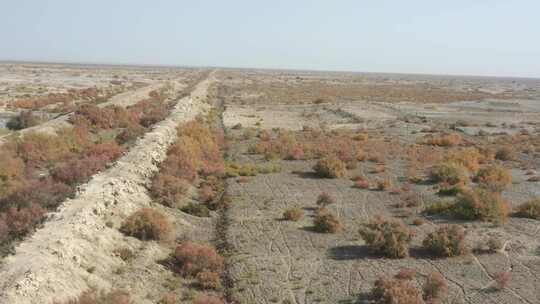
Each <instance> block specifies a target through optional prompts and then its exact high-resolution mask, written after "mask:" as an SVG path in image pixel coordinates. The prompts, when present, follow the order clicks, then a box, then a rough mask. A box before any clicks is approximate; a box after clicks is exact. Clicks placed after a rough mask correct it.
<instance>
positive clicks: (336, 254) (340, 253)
mask: <svg viewBox="0 0 540 304" xmlns="http://www.w3.org/2000/svg"><path fill="white" fill-rule="evenodd" d="M328 257H329V258H331V259H333V260H336V261H346V260H356V259H366V258H369V259H380V258H381V257H379V256H376V255H374V254H372V253H371V252H370V251H369V248H368V247H367V246H358V245H345V246H337V247H333V248H330V249H328Z"/></svg>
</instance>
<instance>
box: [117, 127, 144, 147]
mask: <svg viewBox="0 0 540 304" xmlns="http://www.w3.org/2000/svg"><path fill="white" fill-rule="evenodd" d="M145 132H146V129H145V128H144V127H143V126H141V125H138V124H130V125H128V126H127V127H126V128H125V129H124V130H122V132H120V133H119V134H118V135H117V136H116V138H115V139H116V141H117V142H118V143H119V144H121V145H123V144H126V143H129V142H132V141H134V140H136V139H137V138H139V137H141V136H142V135H143V134H144V133H145Z"/></svg>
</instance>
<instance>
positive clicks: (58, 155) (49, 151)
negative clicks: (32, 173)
mask: <svg viewBox="0 0 540 304" xmlns="http://www.w3.org/2000/svg"><path fill="white" fill-rule="evenodd" d="M13 144H14V145H15V146H16V151H17V154H18V155H19V156H20V157H21V158H22V159H24V161H25V162H26V163H28V164H30V165H33V166H43V165H50V164H54V163H56V162H58V161H62V160H67V159H69V158H71V157H73V149H72V147H71V145H70V142H69V141H67V139H66V138H62V137H60V136H56V135H48V134H43V133H37V132H29V133H26V134H25V135H24V137H21V138H17V139H15V140H14V143H13Z"/></svg>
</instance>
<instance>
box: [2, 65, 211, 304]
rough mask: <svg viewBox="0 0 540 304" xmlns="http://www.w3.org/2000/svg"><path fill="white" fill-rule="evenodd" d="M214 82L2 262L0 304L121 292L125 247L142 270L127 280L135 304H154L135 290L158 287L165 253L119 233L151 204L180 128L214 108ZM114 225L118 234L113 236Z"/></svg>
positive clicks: (186, 101) (179, 105) (144, 293)
mask: <svg viewBox="0 0 540 304" xmlns="http://www.w3.org/2000/svg"><path fill="white" fill-rule="evenodd" d="M212 77H213V76H212V75H211V76H210V77H209V78H208V79H206V80H204V81H202V82H201V83H199V84H198V85H197V87H196V88H195V89H194V91H193V92H192V94H191V95H190V96H188V97H185V98H182V99H180V100H179V101H178V103H177V105H176V106H175V108H174V110H173V111H172V113H171V115H170V116H169V117H168V118H167V119H166V120H164V121H162V122H160V123H158V124H157V125H156V126H155V127H154V129H153V130H152V131H150V132H149V133H147V134H146V135H145V136H144V137H143V138H141V139H140V140H138V141H137V143H136V145H135V146H134V147H133V148H132V149H131V150H130V151H129V152H128V153H127V154H126V155H125V156H123V157H122V158H121V159H119V160H118V162H117V163H116V164H115V165H114V166H113V167H112V168H110V169H108V170H107V171H104V172H102V173H99V174H98V175H96V176H94V177H93V179H92V180H91V181H90V182H89V183H87V184H86V185H83V186H82V187H81V190H80V193H79V194H78V195H77V196H76V197H75V198H74V199H72V200H68V201H66V202H65V203H63V204H62V206H61V207H60V209H59V211H58V212H57V213H54V214H51V215H50V218H49V219H48V221H47V222H46V223H45V225H44V227H43V228H42V229H40V230H38V231H37V232H36V233H34V234H33V235H32V236H31V237H30V238H29V239H27V240H26V241H24V242H23V243H22V244H20V245H19V246H18V247H17V248H16V254H15V255H13V256H10V257H7V258H6V259H5V260H4V264H3V265H2V269H1V271H2V276H1V278H0V288H1V290H2V292H1V294H0V302H1V303H36V304H37V303H48V302H50V301H52V300H53V299H65V298H68V297H74V296H77V295H78V294H79V293H80V292H81V291H83V290H85V289H87V288H89V287H97V288H105V289H109V288H111V287H112V286H114V287H124V286H118V285H121V283H122V282H121V280H122V276H121V275H120V274H118V275H116V276H115V275H114V274H113V271H114V270H116V269H118V268H119V267H123V266H125V265H124V264H125V262H123V261H122V260H121V259H120V258H118V257H115V256H114V255H113V251H114V250H115V249H118V248H122V247H128V248H133V249H137V250H140V253H139V255H138V259H137V262H138V265H137V267H138V269H140V268H142V270H141V272H134V273H133V274H132V275H133V276H134V277H130V278H127V280H129V282H131V284H132V287H131V288H132V290H131V292H132V295H133V298H134V300H135V301H136V302H137V303H152V301H151V300H149V299H148V294H147V293H148V291H147V289H146V288H145V289H142V288H137V287H136V285H137V284H145V282H152V281H153V278H152V275H154V276H156V275H159V274H160V269H161V271H162V272H163V266H162V265H159V264H157V263H156V259H159V258H164V257H166V256H167V253H166V252H164V249H163V248H161V247H160V246H158V245H157V244H155V243H153V242H149V243H147V244H143V243H141V242H139V241H137V240H135V239H133V238H126V237H125V236H124V235H122V234H121V233H120V232H118V230H117V229H116V228H117V226H118V225H119V223H120V222H121V220H122V218H124V217H125V216H126V215H128V214H129V213H131V212H132V211H134V210H136V209H138V208H140V207H142V206H147V205H149V204H150V203H151V199H150V198H149V197H148V195H147V193H146V187H145V185H146V184H147V182H148V180H149V178H150V177H151V176H152V174H153V173H154V172H155V171H156V170H157V166H156V165H157V164H159V162H161V161H162V160H163V159H164V157H165V153H166V150H167V147H168V146H169V145H170V144H171V143H172V141H173V140H174V138H175V136H176V129H175V128H176V126H177V125H178V124H179V123H180V122H183V121H189V120H191V119H193V118H194V117H195V116H196V115H197V114H199V113H201V112H203V111H205V110H206V109H207V108H208V105H207V104H205V103H204V101H205V99H206V91H207V88H208V86H209V84H210V83H211V82H212V81H213V78H212ZM109 222H110V223H113V224H114V226H116V228H115V227H113V228H109V227H108V226H110V224H109V225H107V223H109ZM175 222H176V225H180V226H185V227H186V228H189V227H190V226H192V225H191V224H190V223H188V222H187V221H185V220H182V219H181V218H178V219H175ZM194 222H197V220H195V221H194ZM146 267H148V268H151V269H148V268H146ZM116 280H118V281H116ZM124 280H126V278H124ZM156 292H157V290H156Z"/></svg>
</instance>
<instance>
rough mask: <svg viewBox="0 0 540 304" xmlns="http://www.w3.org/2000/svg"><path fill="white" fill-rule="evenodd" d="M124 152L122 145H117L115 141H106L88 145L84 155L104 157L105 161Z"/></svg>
mask: <svg viewBox="0 0 540 304" xmlns="http://www.w3.org/2000/svg"><path fill="white" fill-rule="evenodd" d="M124 152H125V149H124V148H123V147H122V146H119V145H118V143H116V142H115V141H106V142H103V143H98V144H96V145H93V146H91V147H89V148H88V149H87V150H86V152H85V155H86V156H87V157H95V158H101V159H104V160H105V161H106V162H110V161H112V160H115V159H117V158H118V157H120V156H121V155H122V154H123V153H124Z"/></svg>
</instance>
